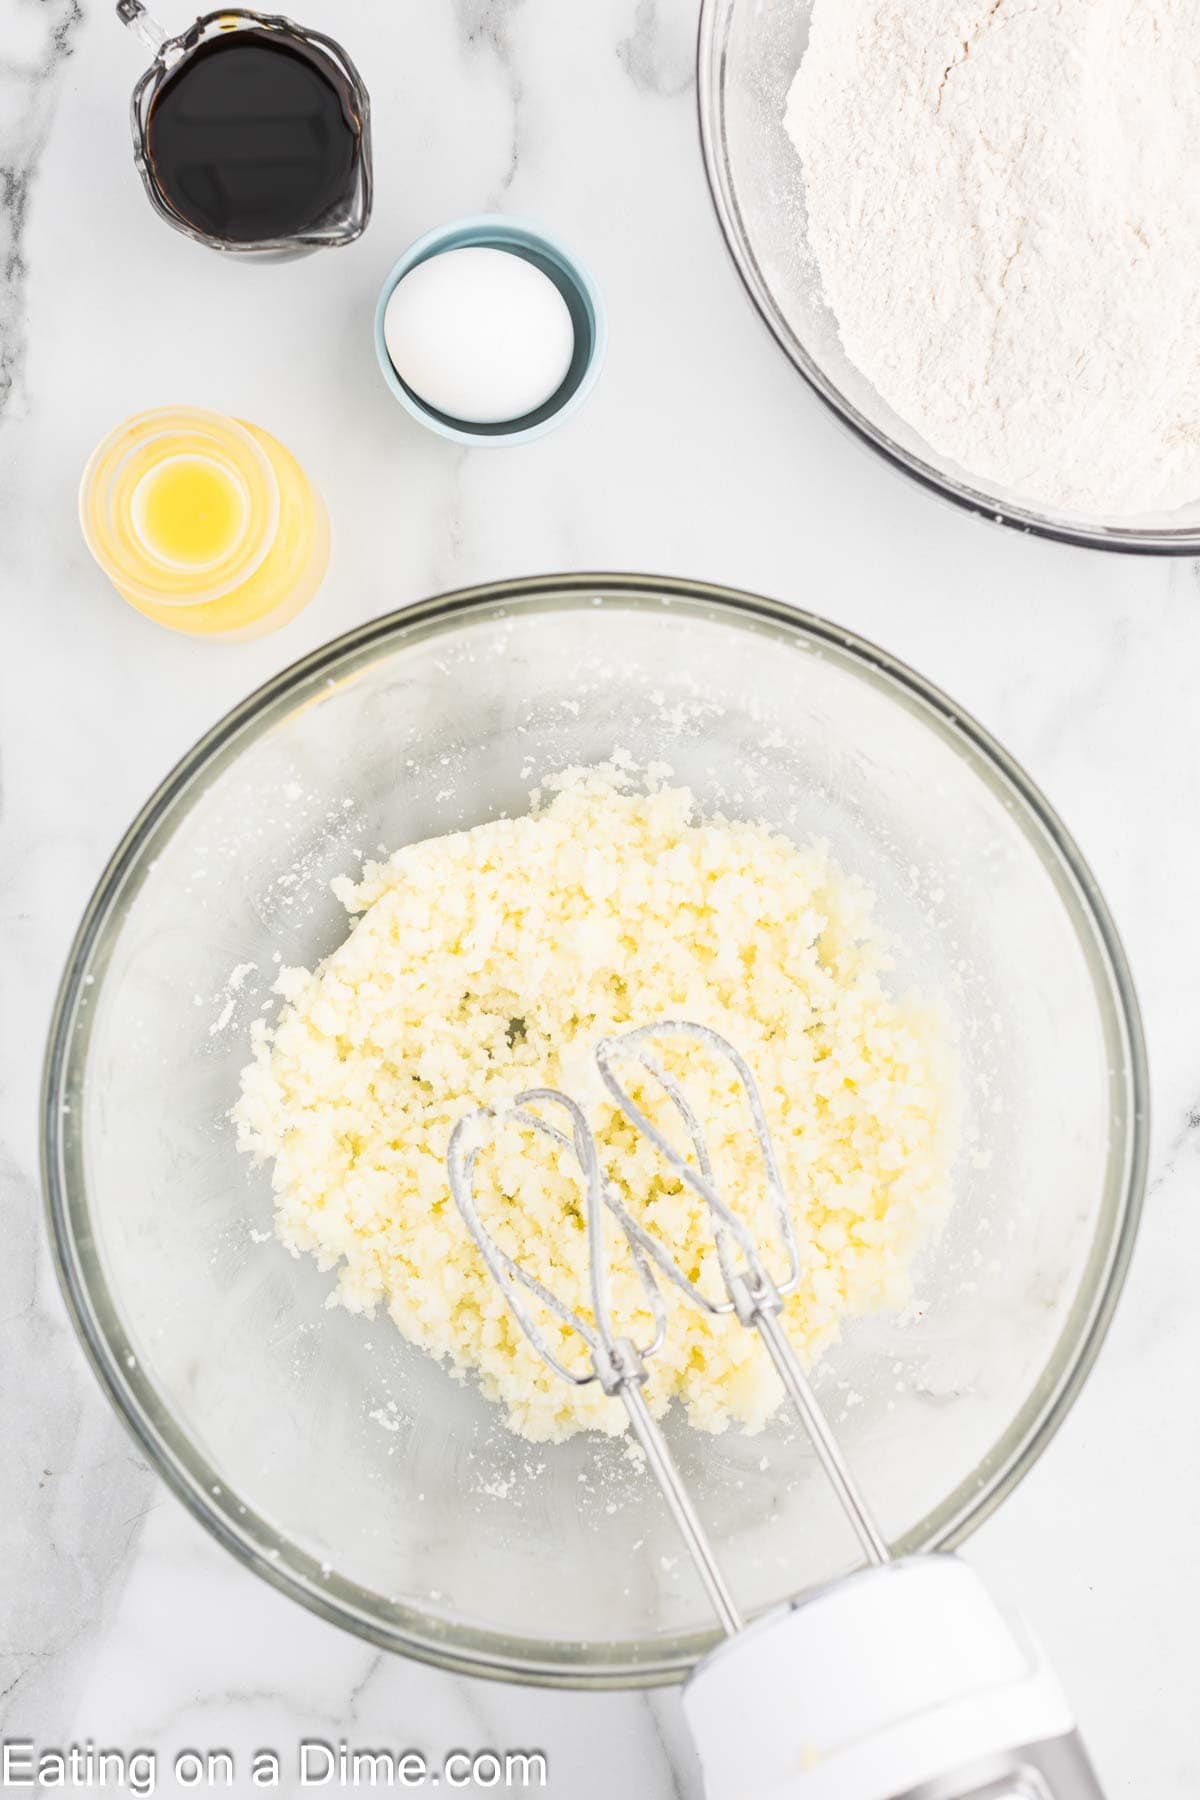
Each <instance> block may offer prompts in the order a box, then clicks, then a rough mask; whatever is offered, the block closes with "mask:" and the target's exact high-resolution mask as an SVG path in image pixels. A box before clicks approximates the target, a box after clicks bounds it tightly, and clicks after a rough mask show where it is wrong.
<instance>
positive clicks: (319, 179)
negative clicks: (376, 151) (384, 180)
mask: <svg viewBox="0 0 1200 1800" xmlns="http://www.w3.org/2000/svg"><path fill="white" fill-rule="evenodd" d="M117 10H118V12H119V13H120V15H121V17H122V18H124V19H125V21H126V22H127V23H128V24H130V25H131V26H132V27H133V28H134V29H135V30H136V31H138V33H139V35H140V36H141V37H142V38H143V40H144V41H146V42H148V43H150V44H151V45H152V46H155V47H156V50H157V54H156V56H155V60H154V63H153V65H152V66H151V68H150V69H148V70H147V72H146V74H145V75H144V76H143V77H142V80H141V82H140V83H139V85H138V88H137V90H136V91H135V94H134V102H133V117H134V136H135V153H136V160H137V163H138V166H139V168H140V170H141V174H142V179H143V182H144V183H145V186H146V191H147V193H148V194H149V196H150V199H151V200H152V201H153V203H154V205H155V207H156V208H157V210H158V211H159V212H160V213H162V214H163V216H164V217H165V218H167V219H168V220H169V221H170V222H171V224H173V225H175V226H176V227H177V228H178V229H179V230H181V231H184V232H186V233H187V234H188V235H189V236H191V237H194V238H196V239H198V240H199V241H200V242H202V243H205V244H209V245H211V246H213V247H214V248H216V249H221V250H231V251H240V252H250V253H254V252H259V253H262V252H271V253H274V254H277V255H278V254H285V255H286V254H297V253H300V252H303V251H304V250H307V249H317V248H319V247H320V246H321V245H328V244H341V243H349V242H351V241H352V240H353V239H354V238H356V237H358V236H359V235H360V233H361V232H362V230H363V228H364V227H365V225H366V223H367V219H368V217H369V216H370V205H371V166H370V137H369V102H368V99H367V94H366V90H365V88H364V87H363V84H362V81H361V79H360V77H359V75H358V73H357V71H356V69H355V68H354V65H353V63H352V62H351V61H350V59H349V58H348V57H347V55H346V53H345V52H344V51H343V50H342V49H341V47H340V45H338V44H335V43H334V42H333V40H332V39H331V38H327V37H324V36H323V35H322V34H321V33H319V32H313V31H309V30H307V29H306V28H304V27H302V26H299V25H294V24H292V23H291V22H290V21H289V20H286V19H281V18H278V17H267V16H266V15H263V14H259V13H252V12H223V13H212V14H209V15H208V16H207V17H205V18H202V19H198V20H197V21H196V23H195V25H193V26H192V27H191V28H190V29H189V30H188V31H186V32H184V33H183V34H182V36H180V37H178V38H174V39H170V40H166V39H164V38H162V36H161V33H160V32H159V30H158V28H157V27H155V26H154V25H153V23H152V22H151V21H150V20H149V17H148V15H147V14H146V13H145V11H144V9H143V8H142V7H141V6H140V4H139V3H138V0H122V4H120V5H119V6H118V9H117Z"/></svg>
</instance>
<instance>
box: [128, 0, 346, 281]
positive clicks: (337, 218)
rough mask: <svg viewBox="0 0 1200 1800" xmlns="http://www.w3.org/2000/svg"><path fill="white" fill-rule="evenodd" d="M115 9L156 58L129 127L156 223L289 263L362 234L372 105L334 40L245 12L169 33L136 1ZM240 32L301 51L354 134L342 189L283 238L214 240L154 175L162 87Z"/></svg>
mask: <svg viewBox="0 0 1200 1800" xmlns="http://www.w3.org/2000/svg"><path fill="white" fill-rule="evenodd" d="M116 10H117V15H118V17H119V18H120V19H121V20H122V22H123V23H124V24H126V25H128V26H129V28H130V29H131V30H132V31H133V32H134V33H135V35H136V36H137V37H138V38H139V39H140V41H141V42H142V43H143V44H144V45H145V46H146V48H147V49H149V50H151V51H153V53H154V60H153V62H152V63H151V65H150V67H149V68H148V69H147V70H146V71H145V73H144V74H143V75H142V77H141V79H140V80H139V81H138V84H137V86H136V87H135V88H134V90H133V98H132V101H131V103H130V123H131V126H132V130H133V156H134V162H135V163H136V164H137V168H138V172H139V174H140V175H141V178H142V184H143V186H144V187H145V189H146V193H147V196H148V197H149V200H150V203H151V205H152V206H153V207H154V209H155V211H156V212H157V213H158V214H159V215H160V217H161V218H164V219H165V220H166V221H167V223H168V224H169V225H172V226H174V228H175V230H176V231H182V232H183V233H184V234H185V235H186V236H187V237H190V238H193V239H194V240H195V241H196V242H197V243H200V244H206V245H207V246H208V247H209V249H212V250H221V251H224V252H226V253H228V254H233V255H238V256H254V257H258V258H265V259H266V260H268V261H287V260H289V259H291V258H294V257H297V256H304V255H307V254H308V253H309V252H311V251H313V250H320V249H322V248H327V247H330V246H335V245H339V244H350V243H353V242H354V240H355V239H356V238H358V237H361V235H362V233H363V232H364V231H365V229H366V227H367V223H368V221H369V219H370V217H371V198H372V173H371V103H370V98H369V96H368V94H367V90H366V87H365V85H364V83H363V80H362V77H361V75H360V74H359V72H358V70H357V69H356V68H355V66H354V64H353V62H352V61H351V60H350V58H349V56H347V54H346V52H345V51H344V50H343V49H342V46H341V45H340V44H339V43H337V42H335V40H334V39H333V38H331V37H326V36H325V34H324V33H323V32H320V31H310V30H309V29H308V28H307V27H306V26H303V25H297V24H295V23H294V22H293V21H292V20H291V19H286V18H283V17H281V16H279V15H277V14H268V13H257V12H251V11H248V10H246V9H244V8H230V9H228V10H226V11H223V12H214V13H207V14H205V16H204V17H203V18H199V19H197V20H196V21H195V22H194V24H192V25H190V26H189V27H188V29H187V30H186V31H183V32H180V33H179V35H178V36H177V37H168V36H167V34H166V32H165V31H164V30H163V28H162V26H161V25H159V24H158V22H157V20H155V19H154V18H153V16H152V15H151V14H150V13H148V12H147V11H146V8H145V6H144V5H143V4H142V0H117V8H116ZM246 32H252V33H254V34H255V35H256V36H257V37H258V38H260V39H265V40H267V41H271V40H273V41H275V42H277V43H279V44H280V45H286V46H290V47H292V48H293V49H294V50H298V51H301V52H303V53H305V54H307V56H308V57H309V58H310V59H311V60H312V61H313V62H314V63H315V64H316V65H318V66H319V67H320V68H321V69H322V71H323V73H324V75H325V78H326V79H327V80H328V82H329V83H330V84H331V86H332V87H333V88H334V89H336V91H337V92H338V93H339V94H340V95H341V97H342V100H343V104H344V107H345V111H346V116H347V119H348V120H349V121H350V123H351V125H352V128H353V132H354V137H355V154H354V157H353V162H352V166H351V168H350V169H349V171H348V173H347V178H346V183H345V186H344V189H343V191H342V192H341V193H340V194H339V195H338V196H337V197H336V199H335V200H334V201H333V202H332V203H331V204H330V205H329V207H328V208H327V209H326V210H325V211H324V212H323V213H322V215H321V217H320V219H319V220H316V221H314V222H313V223H312V224H310V225H307V226H305V227H304V228H303V229H299V230H295V231H290V232H289V233H287V235H284V236H274V237H271V236H262V237H258V238H256V239H254V240H247V239H245V238H241V237H238V238H228V237H222V236H218V235H214V234H213V233H212V232H209V231H205V230H204V229H202V228H201V227H199V226H198V225H196V224H195V223H194V222H192V221H189V219H188V218H186V217H185V216H184V214H183V213H182V212H181V211H180V210H179V208H178V206H177V205H175V204H173V203H172V201H171V199H170V197H169V195H168V194H167V193H166V192H165V191H164V189H163V187H162V185H161V183H160V181H159V179H158V176H157V175H156V173H155V168H154V160H153V157H152V155H151V142H150V132H151V115H152V113H153V109H154V103H155V101H156V99H157V98H158V96H159V94H160V93H161V92H162V90H163V88H164V86H165V85H166V83H167V82H168V81H170V80H173V79H176V78H177V77H178V76H179V74H180V72H181V71H182V70H183V69H184V68H185V66H186V65H187V64H188V63H189V62H190V60H191V59H192V58H193V57H194V56H196V55H197V53H198V52H203V51H204V50H205V48H206V47H207V46H210V45H212V44H214V43H215V42H216V41H217V40H219V39H228V38H230V37H231V36H234V35H235V34H238V33H246Z"/></svg>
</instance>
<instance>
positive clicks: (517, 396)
mask: <svg viewBox="0 0 1200 1800" xmlns="http://www.w3.org/2000/svg"><path fill="white" fill-rule="evenodd" d="M383 335H384V341H385V342H386V344H387V351H388V355H389V357H390V358H391V360H392V366H393V368H394V369H395V370H396V373H397V374H398V375H399V377H400V379H401V380H402V381H403V382H404V383H405V384H406V385H407V386H408V387H410V388H411V389H412V391H413V393H414V394H416V395H417V396H418V398H419V399H421V400H423V401H424V402H425V404H426V406H431V407H433V408H434V409H435V410H436V411H437V412H441V413H446V414H448V415H449V417H450V418H452V419H462V420H464V421H465V422H466V423H468V424H472V425H498V424H504V423H507V422H508V421H510V420H513V419H521V418H524V416H525V414H526V413H531V412H534V411H535V410H536V409H537V407H539V406H541V405H543V404H544V402H545V401H547V400H549V399H550V397H551V395H552V394H554V393H555V392H556V391H557V390H558V389H559V388H560V387H561V386H562V384H563V381H564V380H565V379H566V374H567V370H568V369H569V368H570V366H571V358H572V356H573V355H574V352H575V331H574V327H573V326H572V324H571V315H570V313H569V311H568V310H567V303H566V301H565V300H564V299H563V297H562V295H561V294H560V293H559V291H558V289H557V287H555V285H554V283H553V282H552V281H551V280H550V277H549V276H548V275H543V274H542V271H541V270H540V269H538V268H536V267H535V266H534V264H533V263H530V262H526V261H525V259H524V257H522V256H516V255H514V254H513V253H512V252H511V251H508V250H487V249H482V248H480V249H469V250H446V251H443V252H442V254H441V255H438V256H431V257H429V258H427V259H426V261H425V262H422V263H418V264H417V266H416V268H415V269H410V270H409V272H408V274H407V275H405V276H403V277H402V279H401V280H400V282H399V283H398V284H397V286H396V287H395V289H394V290H393V292H392V296H391V298H390V299H389V301H388V303H387V309H386V311H385V313H384V322H383Z"/></svg>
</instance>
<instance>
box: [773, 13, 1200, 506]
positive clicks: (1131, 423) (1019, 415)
mask: <svg viewBox="0 0 1200 1800" xmlns="http://www.w3.org/2000/svg"><path fill="white" fill-rule="evenodd" d="M786 124H787V130H788V133H789V135H790V137H791V138H792V141H793V142H794V143H795V145H796V148H797V150H798V151H799V153H800V156H801V158H802V160H803V164H804V173H805V187H806V195H807V202H808V212H809V237H810V242H811V246H812V249H813V251H814V253H815V255H816V258H817V261H818V264H819V267H820V272H821V278H822V282H823V286H824V291H825V295H826V298H827V300H828V302H829V305H830V307H831V308H832V310H833V312H834V315H835V316H836V318H837V321H838V326H839V330H840V333H841V337H842V342H843V344H844V346H845V350H846V353H847V355H848V356H849V358H850V359H851V361H852V362H853V363H854V364H855V365H856V366H857V367H858V368H859V369H860V370H861V371H862V373H863V374H864V375H866V376H867V377H868V379H869V380H870V381H871V382H872V383H873V384H874V386H875V387H876V388H877V389H878V391H879V393H880V394H881V395H882V396H883V397H884V399H885V400H887V401H888V402H889V403H890V405H891V406H892V407H893V408H894V409H895V410H896V412H898V413H899V414H900V415H901V417H902V418H904V419H905V420H907V421H908V422H909V423H910V424H911V425H913V426H915V427H916V428H917V429H918V430H919V431H920V432H921V433H922V435H923V436H924V437H925V438H926V439H927V440H928V442H929V443H930V444H932V445H933V446H934V447H935V448H936V449H938V450H940V451H941V452H942V453H943V454H945V455H947V456H950V457H953V458H954V459H955V460H956V461H958V462H959V463H960V464H962V465H963V467H964V468H965V469H967V470H968V471H970V472H971V473H973V474H975V475H977V476H980V477H986V478H988V479H990V480H991V481H993V482H997V483H999V484H1001V485H1002V486H1004V487H1006V488H1009V489H1012V490H1014V491H1015V492H1017V493H1018V494H1021V495H1024V496H1025V497H1027V498H1030V499H1033V500H1037V501H1041V502H1042V503H1044V504H1046V505H1051V506H1060V507H1063V508H1066V509H1069V510H1073V511H1078V512H1084V513H1091V514H1103V515H1109V516H1112V515H1129V514H1132V513H1138V512H1151V511H1162V510H1169V509H1171V508H1174V507H1178V506H1182V505H1185V504H1187V503H1188V502H1195V501H1198V500H1200V0H972V3H967V0H815V4H814V7H813V17H812V28H811V37H810V42H809V47H808V50H807V52H806V54H805V56H804V59H803V62H802V64H801V67H800V69H799V71H798V73H797V75H796V78H795V81H794V82H793V84H792V88H791V92H790V94H789V96H788V107H787V119H786Z"/></svg>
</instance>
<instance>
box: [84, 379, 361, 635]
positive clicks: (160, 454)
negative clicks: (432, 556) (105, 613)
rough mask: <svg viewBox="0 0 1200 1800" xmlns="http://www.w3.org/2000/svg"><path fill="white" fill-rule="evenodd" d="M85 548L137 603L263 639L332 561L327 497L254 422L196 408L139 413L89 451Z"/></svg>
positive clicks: (177, 626)
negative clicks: (320, 493)
mask: <svg viewBox="0 0 1200 1800" xmlns="http://www.w3.org/2000/svg"><path fill="white" fill-rule="evenodd" d="M79 517H80V523H81V525H82V527H83V535H84V538H85V540H86V542H87V546H88V548H89V550H90V551H91V553H92V555H93V556H94V557H95V559H96V561H97V562H98V563H99V565H100V567H101V568H102V569H103V570H104V572H105V574H106V575H107V576H108V578H109V580H110V581H111V582H112V584H113V586H114V587H115V588H116V590H117V592H118V593H119V594H120V595H121V597H122V598H123V599H125V600H127V601H128V602H129V604H130V606H133V607H135V608H136V609H137V611H138V612H140V613H144V614H145V616H146V617H147V618H148V619H154V620H155V621H157V623H158V624H160V625H165V626H167V628H168V629H169V630H171V631H181V632H185V633H187V634H188V635H190V636H195V637H212V638H250V637H261V636H263V635H264V634H265V633H267V632H269V631H274V630H275V629H277V627H279V626H280V625H285V624H286V623H287V622H288V621H289V620H290V619H293V618H295V616H296V614H297V613H298V612H300V611H301V610H302V608H303V607H305V606H306V605H307V604H308V602H309V601H310V600H311V599H312V597H313V595H314V594H315V593H316V591H317V588H318V587H319V586H320V584H321V579H322V577H323V575H324V573H325V568H326V564H327V563H328V560H329V523H328V518H327V515H326V512H325V508H324V505H323V504H322V502H321V499H320V496H319V495H318V494H317V492H316V490H315V488H314V487H313V486H312V484H311V482H310V481H309V480H308V477H307V476H306V475H305V473H304V471H303V469H302V468H301V467H300V465H299V463H298V462H297V461H296V459H295V457H294V456H292V455H291V453H290V451H288V450H286V449H285V448H284V446H283V445H282V444H281V443H279V441H278V440H277V439H276V438H273V437H272V436H271V435H270V433H269V432H266V431H263V430H262V429H261V428H260V427H259V426H257V425H249V424H246V423H245V422H244V421H242V420H240V419H230V418H226V417H225V416H224V415H223V414H221V413H213V412H204V411H201V410H200V409H199V408H196V407H182V406H178V407H163V408H160V409H159V410H157V411H154V412H145V413H139V414H138V415H137V416H136V417H134V418H132V419H129V420H127V421H126V422H125V424H124V425H121V426H118V428H117V429H116V430H115V431H113V432H111V433H110V435H109V436H108V437H106V438H105V439H104V442H103V443H102V444H100V445H99V446H98V447H97V449H96V450H95V451H94V453H93V455H92V457H91V458H90V460H89V462H88V465H87V468H86V469H85V470H84V474H83V481H82V483H81V485H80V491H79Z"/></svg>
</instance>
